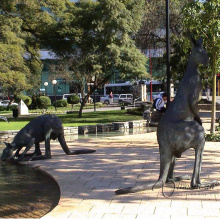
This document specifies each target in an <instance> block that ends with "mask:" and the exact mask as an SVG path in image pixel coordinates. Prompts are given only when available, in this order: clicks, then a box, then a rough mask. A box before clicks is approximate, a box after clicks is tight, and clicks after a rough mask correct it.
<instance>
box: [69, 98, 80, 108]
mask: <svg viewBox="0 0 220 220" xmlns="http://www.w3.org/2000/svg"><path fill="white" fill-rule="evenodd" d="M67 102H68V104H71V105H72V110H73V105H75V104H78V103H79V102H80V98H79V96H78V95H70V96H68V97H67Z"/></svg>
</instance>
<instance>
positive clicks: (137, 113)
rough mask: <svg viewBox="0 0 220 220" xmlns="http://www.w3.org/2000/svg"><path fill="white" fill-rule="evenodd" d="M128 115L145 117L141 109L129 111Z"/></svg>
mask: <svg viewBox="0 0 220 220" xmlns="http://www.w3.org/2000/svg"><path fill="white" fill-rule="evenodd" d="M127 113H128V114H131V115H140V116H143V111H142V110H141V108H131V109H127Z"/></svg>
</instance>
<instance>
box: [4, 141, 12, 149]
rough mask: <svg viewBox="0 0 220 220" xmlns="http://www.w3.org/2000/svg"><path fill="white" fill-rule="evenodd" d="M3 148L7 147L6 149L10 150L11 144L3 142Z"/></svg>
mask: <svg viewBox="0 0 220 220" xmlns="http://www.w3.org/2000/svg"><path fill="white" fill-rule="evenodd" d="M4 144H5V146H6V147H8V148H12V146H11V144H9V143H7V142H4Z"/></svg>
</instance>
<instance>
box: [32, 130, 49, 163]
mask: <svg viewBox="0 0 220 220" xmlns="http://www.w3.org/2000/svg"><path fill="white" fill-rule="evenodd" d="M50 134H51V132H48V133H47V134H46V136H45V154H44V155H37V156H34V157H32V158H31V160H44V159H50V158H51V151H50ZM38 147H39V149H38ZM37 149H38V151H37V152H38V153H41V151H40V145H38V146H37Z"/></svg>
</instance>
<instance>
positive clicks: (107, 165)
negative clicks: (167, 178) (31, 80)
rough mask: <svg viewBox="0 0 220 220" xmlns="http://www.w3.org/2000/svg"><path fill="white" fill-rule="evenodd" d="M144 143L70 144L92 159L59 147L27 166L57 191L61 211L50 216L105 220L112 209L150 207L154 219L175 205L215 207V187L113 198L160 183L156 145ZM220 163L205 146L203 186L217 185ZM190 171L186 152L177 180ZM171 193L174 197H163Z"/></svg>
mask: <svg viewBox="0 0 220 220" xmlns="http://www.w3.org/2000/svg"><path fill="white" fill-rule="evenodd" d="M142 137H144V136H143V135H140V138H139V140H135V141H132V140H125V139H124V140H123V139H122V140H120V139H119V140H117V139H115V140H114V139H112V140H105V139H100V140H76V141H71V142H68V146H69V147H70V148H71V149H74V150H75V149H86V148H90V149H95V150H96V152H95V153H93V154H85V155H74V156H68V155H65V153H64V152H63V151H62V149H61V147H60V146H59V144H58V143H53V144H52V147H51V148H52V155H53V158H52V159H50V160H45V161H34V162H28V163H29V164H30V165H34V166H37V167H38V166H39V167H40V169H43V170H45V171H46V172H48V173H50V174H51V175H52V176H53V177H54V178H55V179H56V181H57V182H58V184H59V186H60V189H61V199H60V202H59V205H58V206H57V207H56V208H55V209H54V211H53V212H51V213H50V214H49V216H55V215H59V216H61V215H62V216H63V215H68V216H70V215H73V216H75V215H76V213H81V214H82V213H87V214H88V213H89V214H92V213H93V214H94V213H96V215H97V213H102V214H103V213H104V212H105V213H106V212H107V213H108V212H113V210H114V212H117V211H115V210H116V209H117V210H118V209H120V212H123V211H122V207H123V210H127V209H128V210H127V211H126V213H129V208H128V207H130V206H129V205H133V206H132V207H136V206H138V207H139V206H140V207H145V206H146V207H148V208H147V209H146V210H148V211H149V209H150V211H149V212H150V215H153V214H155V213H156V211H155V207H157V206H158V205H159V204H160V205H162V204H163V206H164V207H166V206H167V207H169V208H172V207H174V206H176V205H177V204H178V201H181V202H183V201H184V202H186V201H187V203H186V204H185V206H186V207H187V210H188V209H189V208H188V206H190V202H195V204H194V203H193V204H194V205H195V206H197V205H198V206H201V208H202V207H203V205H202V201H203V202H205V201H213V202H214V201H217V200H218V199H219V190H220V187H219V186H218V187H215V188H214V189H196V190H191V189H189V187H190V181H182V182H181V183H176V184H175V189H174V187H173V186H167V187H166V188H164V189H163V190H162V189H154V190H149V191H145V192H139V193H135V194H128V195H115V193H114V192H115V190H117V189H119V188H123V187H128V186H134V185H136V184H145V183H150V182H151V183H152V182H155V181H156V180H157V179H158V176H159V150H158V144H157V143H156V141H155V140H147V139H146V138H142ZM219 158H220V152H219V150H218V147H217V144H215V143H211V144H210V143H208V144H206V149H205V152H204V157H203V164H202V173H201V179H202V181H207V180H210V179H215V180H216V179H217V180H218V179H220V174H219V170H220V159H219ZM193 165H194V151H193V150H188V151H187V152H185V153H184V154H183V156H182V158H180V159H178V160H177V163H176V167H175V175H176V176H179V175H192V173H193ZM173 190H174V193H173V194H172V196H170V197H166V196H167V195H170V192H172V191H173ZM120 204H121V205H120ZM153 206H154V208H153ZM185 206H184V207H185ZM110 207H112V209H111V208H110ZM146 207H145V208H146ZM149 207H150V208H149ZM130 208H131V207H130ZM218 208H220V205H219V207H218ZM146 210H145V211H143V212H144V213H145V214H146V212H148V211H146ZM157 210H158V209H157ZM172 210H173V209H172ZM188 211H189V210H188ZM188 211H187V212H188ZM136 212H137V211H135V213H136ZM191 212H192V211H191ZM73 213H75V214H73ZM184 213H185V209H184ZM204 216H205V215H204Z"/></svg>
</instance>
